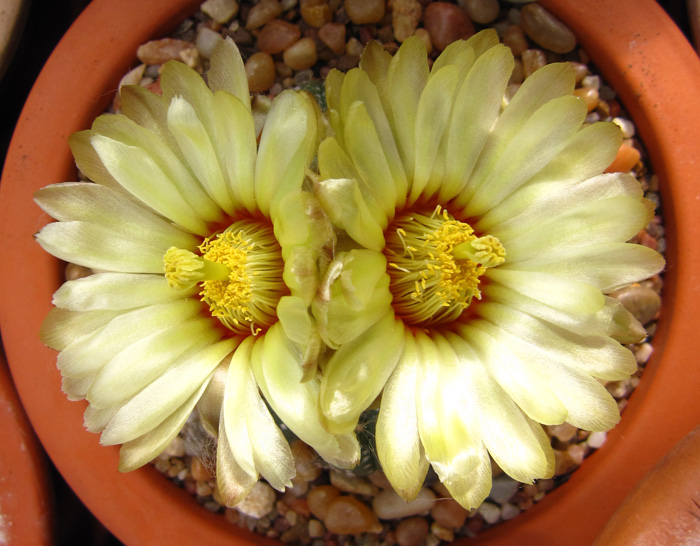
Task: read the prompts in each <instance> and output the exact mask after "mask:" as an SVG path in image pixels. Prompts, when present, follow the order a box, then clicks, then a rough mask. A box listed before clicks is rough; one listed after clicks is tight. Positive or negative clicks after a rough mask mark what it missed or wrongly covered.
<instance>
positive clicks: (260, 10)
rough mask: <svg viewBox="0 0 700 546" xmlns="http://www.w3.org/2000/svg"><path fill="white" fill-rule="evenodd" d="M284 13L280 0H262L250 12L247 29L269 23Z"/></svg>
mask: <svg viewBox="0 0 700 546" xmlns="http://www.w3.org/2000/svg"><path fill="white" fill-rule="evenodd" d="M281 13H282V6H280V3H279V2H278V0H260V2H258V3H257V4H255V5H254V6H253V7H252V8H250V11H249V12H248V19H247V20H246V24H245V28H246V30H254V29H256V28H260V27H261V26H263V25H265V24H267V23H269V22H270V21H272V20H273V19H274V18H275V17H277V16H279V15H280V14H281Z"/></svg>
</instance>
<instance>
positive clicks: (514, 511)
mask: <svg viewBox="0 0 700 546" xmlns="http://www.w3.org/2000/svg"><path fill="white" fill-rule="evenodd" d="M520 511H521V510H520V508H519V507H517V506H515V505H514V504H511V503H509V502H507V503H505V504H504V505H503V506H501V517H502V518H503V519H504V520H509V519H513V518H514V517H516V516H517V515H519V514H520Z"/></svg>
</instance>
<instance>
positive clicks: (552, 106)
mask: <svg viewBox="0 0 700 546" xmlns="http://www.w3.org/2000/svg"><path fill="white" fill-rule="evenodd" d="M512 69H513V56H512V54H511V52H510V50H509V48H507V47H505V46H503V45H500V44H499V43H498V38H497V36H496V33H495V32H494V31H484V32H482V33H479V34H477V35H475V36H474V37H473V38H471V39H470V40H468V41H466V42H465V41H459V42H456V43H454V44H452V45H450V46H449V47H447V48H446V49H445V51H444V52H443V53H442V54H441V55H440V56H439V57H438V58H437V59H436V60H435V62H434V64H433V66H432V68H429V65H428V61H427V56H426V50H425V47H424V45H423V44H422V43H421V41H420V40H418V39H417V38H409V39H408V40H407V41H406V42H405V43H404V44H403V45H402V46H401V48H400V49H399V51H398V52H397V54H396V55H395V56H394V57H393V58H392V57H391V55H390V54H389V53H387V52H386V51H385V50H384V49H383V48H382V47H381V46H380V45H379V44H377V43H370V44H368V46H367V48H366V49H365V52H364V54H363V56H362V59H361V62H360V68H358V69H354V70H351V71H350V72H348V73H347V74H345V75H343V74H341V73H340V72H338V71H332V72H331V73H330V74H329V76H328V78H327V80H326V98H327V103H328V118H329V121H330V125H331V127H332V129H333V132H334V135H333V136H330V137H328V138H326V139H325V140H324V141H323V142H322V143H321V144H320V147H319V152H318V167H319V171H320V177H319V180H317V181H316V184H315V186H316V187H315V190H316V193H317V195H318V197H319V200H320V201H321V202H322V204H323V205H324V208H325V210H326V211H327V213H328V215H329V216H330V218H331V220H332V221H333V223H334V224H335V225H336V226H337V227H339V228H342V230H344V232H345V235H344V234H342V233H341V235H339V245H343V246H342V247H341V248H344V250H345V252H341V253H340V254H338V256H337V257H336V259H335V260H334V262H333V263H332V264H331V265H330V267H329V269H328V275H327V277H326V279H325V280H324V282H323V283H322V286H321V290H320V292H319V297H318V298H317V299H316V301H315V302H314V306H313V312H314V315H315V316H316V317H317V319H318V324H319V328H320V330H321V332H322V337H323V339H324V341H325V342H326V343H327V344H328V345H329V346H330V347H332V348H334V349H335V352H334V353H333V354H332V355H331V356H330V358H329V359H328V361H327V362H325V363H323V364H322V380H321V391H320V396H321V410H322V411H323V414H324V417H325V419H326V424H327V427H328V428H329V430H331V431H333V432H335V433H339V434H342V433H350V432H352V431H353V430H354V428H355V426H356V424H357V423H358V418H359V416H360V414H361V413H362V412H363V411H364V410H365V409H366V408H368V407H369V406H370V404H372V403H373V402H374V401H375V399H377V397H378V396H380V395H381V406H380V410H379V417H378V422H377V427H376V443H377V451H378V455H379V460H380V462H381V464H382V467H383V469H384V471H385V473H386V475H387V477H388V478H389V480H390V482H391V483H392V485H393V486H394V488H395V489H396V490H397V491H398V492H399V493H400V494H401V495H403V496H404V497H405V498H407V499H410V498H412V497H414V496H415V495H416V494H417V493H418V491H419V489H420V487H421V485H422V483H423V480H424V477H425V475H426V471H427V469H428V465H429V464H430V465H432V467H433V469H434V470H435V471H436V472H437V474H438V476H439V478H440V480H441V481H442V482H443V483H444V484H445V486H446V487H447V488H448V490H449V491H450V493H451V494H452V495H453V496H454V498H455V499H456V500H457V501H458V502H460V503H461V504H462V505H463V506H465V507H467V508H472V507H475V506H478V505H479V504H480V503H481V502H482V501H483V499H484V498H485V497H486V496H487V495H488V492H489V490H490V486H491V463H490V460H489V455H490V457H492V458H493V459H494V460H495V462H496V463H497V464H498V465H499V466H500V467H501V468H502V469H503V470H504V471H505V472H506V473H508V474H509V475H510V476H512V477H513V478H515V479H517V480H519V481H521V482H532V481H533V480H534V479H537V478H544V477H548V476H551V475H552V473H553V470H554V456H553V452H552V449H551V447H550V444H549V441H548V438H547V436H546V434H545V433H544V431H543V429H542V427H541V426H540V424H547V425H554V424H559V423H563V422H568V423H571V424H573V425H574V426H576V427H580V428H583V429H586V430H607V429H609V428H611V427H612V426H614V425H615V423H617V421H618V419H619V413H618V408H617V405H616V403H615V400H614V399H613V398H612V396H610V394H609V393H608V392H607V391H606V389H605V388H604V387H603V385H602V384H601V381H603V380H618V379H623V378H626V377H628V376H629V375H630V374H631V373H633V372H634V371H635V370H636V369H637V366H636V362H635V359H634V356H633V355H632V353H631V352H630V351H629V350H628V349H626V348H625V347H623V346H621V345H620V343H631V342H634V341H639V340H640V339H641V338H643V337H644V336H645V331H644V329H643V327H642V326H641V325H640V324H639V323H638V322H637V321H636V320H635V319H634V318H633V317H632V316H631V315H630V314H629V313H628V312H627V311H626V310H625V309H624V308H623V307H622V306H621V305H620V303H619V302H617V301H616V300H614V299H612V298H610V297H608V296H606V295H605V294H606V293H609V292H611V291H613V290H616V289H618V288H620V287H622V286H625V285H627V284H629V283H632V282H635V281H639V280H641V279H645V278H647V277H649V276H650V275H652V274H654V273H657V272H658V271H659V270H660V269H661V268H662V267H663V260H662V259H661V257H660V256H659V255H658V254H657V253H656V252H654V251H652V250H650V249H648V248H646V247H643V246H640V245H634V244H627V243H625V241H627V240H629V239H630V238H632V237H633V236H634V235H635V234H636V233H637V232H638V230H639V229H641V228H642V227H643V226H645V225H646V223H647V222H648V221H649V219H650V216H651V214H652V213H653V207H652V206H651V204H650V203H649V202H647V201H646V200H645V199H643V196H642V190H641V188H640V185H639V183H638V182H637V181H636V180H635V178H634V177H632V176H630V175H626V174H619V173H618V174H601V173H602V172H603V170H604V169H605V168H606V167H607V166H608V165H609V164H610V163H611V161H612V159H613V158H614V157H615V154H616V151H617V149H618V148H619V145H620V142H621V136H620V133H619V130H618V128H617V127H615V126H614V125H613V124H611V123H596V124H593V125H584V120H585V117H586V106H585V103H584V102H583V101H582V100H581V99H579V98H577V97H575V96H573V95H572V93H573V91H574V74H573V71H572V69H571V68H570V66H568V65H567V64H566V63H563V64H562V63H560V64H551V65H548V66H545V67H544V68H541V69H539V70H537V71H536V72H535V73H534V74H533V75H531V76H530V77H528V78H527V79H526V80H525V82H524V83H523V84H522V87H521V88H520V90H519V91H518V92H517V93H516V94H515V96H514V97H513V98H512V100H511V101H510V102H509V103H508V104H507V105H506V104H505V100H504V92H505V90H506V86H507V84H508V80H509V78H510V74H511V72H512Z"/></svg>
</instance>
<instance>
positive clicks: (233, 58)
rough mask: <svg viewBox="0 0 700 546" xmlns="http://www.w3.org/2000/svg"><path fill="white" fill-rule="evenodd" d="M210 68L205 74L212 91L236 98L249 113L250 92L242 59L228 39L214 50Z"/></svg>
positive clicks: (232, 42) (236, 48) (234, 44)
mask: <svg viewBox="0 0 700 546" xmlns="http://www.w3.org/2000/svg"><path fill="white" fill-rule="evenodd" d="M210 61H211V68H209V71H208V72H207V81H208V82H209V87H210V89H211V90H212V91H214V92H216V91H219V90H221V91H226V92H228V93H230V94H231V95H233V96H234V97H236V98H237V99H238V100H239V101H240V102H241V103H242V104H243V105H244V106H245V107H246V109H247V110H248V111H249V112H250V91H249V90H248V77H247V76H246V72H245V66H244V65H243V59H242V58H241V54H240V52H239V51H238V46H237V45H236V42H234V41H233V40H232V39H231V38H230V37H226V38H225V39H224V40H223V41H222V42H221V43H220V44H219V45H218V46H216V48H215V49H214V51H213V53H212V55H211V58H210Z"/></svg>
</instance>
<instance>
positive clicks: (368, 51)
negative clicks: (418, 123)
mask: <svg viewBox="0 0 700 546" xmlns="http://www.w3.org/2000/svg"><path fill="white" fill-rule="evenodd" d="M390 63H391V54H390V53H389V52H388V51H387V50H386V49H384V47H383V46H382V45H381V44H380V43H379V42H377V41H375V40H371V41H369V42H367V44H366V45H365V49H364V51H363V52H362V55H361V56H360V69H361V70H362V71H363V72H364V73H365V74H367V76H369V79H370V81H371V82H372V84H374V87H375V88H376V89H377V93H378V94H379V100H380V101H381V103H382V108H383V109H384V113H385V114H386V116H387V119H388V120H389V123H390V125H391V126H392V127H393V126H394V124H393V122H392V109H391V102H390V99H389V88H388V86H389V81H388V79H389V78H388V75H389V64H390Z"/></svg>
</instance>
